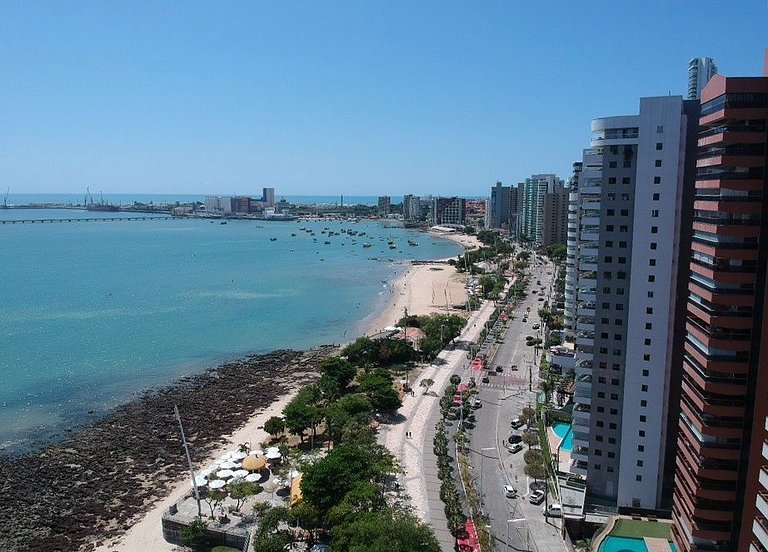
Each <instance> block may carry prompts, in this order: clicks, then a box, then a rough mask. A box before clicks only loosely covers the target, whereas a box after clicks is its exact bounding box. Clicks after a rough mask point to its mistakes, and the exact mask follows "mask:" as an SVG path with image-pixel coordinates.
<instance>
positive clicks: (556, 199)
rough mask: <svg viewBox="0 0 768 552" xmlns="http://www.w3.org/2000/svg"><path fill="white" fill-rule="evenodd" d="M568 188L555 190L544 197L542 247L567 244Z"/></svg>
mask: <svg viewBox="0 0 768 552" xmlns="http://www.w3.org/2000/svg"><path fill="white" fill-rule="evenodd" d="M568 193H569V190H568V188H564V187H559V188H555V190H554V191H553V192H549V193H547V194H546V195H545V196H544V218H543V221H542V222H543V224H542V231H541V243H540V245H541V246H542V247H546V246H548V245H552V244H553V243H562V244H565V242H566V241H567V238H568Z"/></svg>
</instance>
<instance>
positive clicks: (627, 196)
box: [621, 193, 629, 201]
mask: <svg viewBox="0 0 768 552" xmlns="http://www.w3.org/2000/svg"><path fill="white" fill-rule="evenodd" d="M621 201H629V194H628V193H623V194H621Z"/></svg>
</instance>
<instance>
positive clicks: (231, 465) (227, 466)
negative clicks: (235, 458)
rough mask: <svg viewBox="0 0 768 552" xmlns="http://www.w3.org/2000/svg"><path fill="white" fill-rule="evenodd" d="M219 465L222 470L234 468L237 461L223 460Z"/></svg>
mask: <svg viewBox="0 0 768 552" xmlns="http://www.w3.org/2000/svg"><path fill="white" fill-rule="evenodd" d="M219 467H220V468H221V469H222V470H231V469H232V468H234V467H235V463H234V462H230V461H227V462H222V463H221V464H219Z"/></svg>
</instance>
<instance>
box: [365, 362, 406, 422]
mask: <svg viewBox="0 0 768 552" xmlns="http://www.w3.org/2000/svg"><path fill="white" fill-rule="evenodd" d="M358 391H360V392H361V393H364V394H365V395H366V396H367V397H368V399H369V400H370V401H371V404H372V405H373V408H375V409H376V410H378V411H380V412H385V413H388V414H392V413H394V412H396V411H397V409H398V408H400V407H401V406H402V405H403V402H402V401H401V400H400V396H399V395H398V394H397V391H395V390H394V388H393V387H392V376H391V375H390V374H389V372H387V371H386V370H384V369H383V368H377V369H376V370H374V371H373V372H371V373H369V374H364V375H362V376H360V377H359V378H358Z"/></svg>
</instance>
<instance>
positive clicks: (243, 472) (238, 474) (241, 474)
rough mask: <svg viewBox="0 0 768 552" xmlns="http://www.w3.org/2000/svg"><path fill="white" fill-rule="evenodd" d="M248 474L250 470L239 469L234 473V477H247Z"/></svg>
mask: <svg viewBox="0 0 768 552" xmlns="http://www.w3.org/2000/svg"><path fill="white" fill-rule="evenodd" d="M246 475H248V470H237V471H235V472H234V473H233V474H232V477H234V478H237V477H245V476H246Z"/></svg>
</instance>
